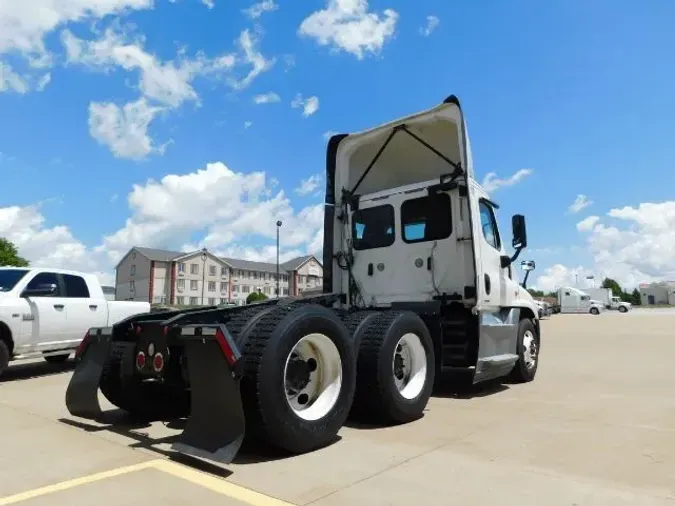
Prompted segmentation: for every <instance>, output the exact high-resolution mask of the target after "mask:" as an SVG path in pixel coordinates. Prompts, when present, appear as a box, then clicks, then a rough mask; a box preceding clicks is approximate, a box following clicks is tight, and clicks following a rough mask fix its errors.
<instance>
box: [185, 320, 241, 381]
mask: <svg viewBox="0 0 675 506" xmlns="http://www.w3.org/2000/svg"><path fill="white" fill-rule="evenodd" d="M180 334H181V337H187V338H196V339H198V338H200V337H201V338H202V339H204V338H209V339H215V341H216V342H217V343H218V347H219V348H220V351H221V352H222V353H223V356H224V357H225V360H226V361H227V364H228V365H229V366H230V368H231V369H233V370H234V369H235V367H236V366H237V365H238V364H239V361H240V359H241V353H240V352H239V350H238V349H237V345H236V344H235V343H234V340H233V339H232V335H231V334H230V332H229V331H228V330H227V327H226V326H225V325H186V326H184V327H181V328H180Z"/></svg>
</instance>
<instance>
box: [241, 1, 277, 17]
mask: <svg viewBox="0 0 675 506" xmlns="http://www.w3.org/2000/svg"><path fill="white" fill-rule="evenodd" d="M278 8H279V6H278V5H277V4H276V3H275V2H274V0H263V1H262V2H258V3H256V4H253V5H252V6H251V7H249V8H247V9H243V10H242V12H243V13H244V14H246V15H247V16H248V17H249V18H251V19H258V18H259V17H260V16H262V15H263V14H265V13H266V12H273V11H276V10H277V9H278Z"/></svg>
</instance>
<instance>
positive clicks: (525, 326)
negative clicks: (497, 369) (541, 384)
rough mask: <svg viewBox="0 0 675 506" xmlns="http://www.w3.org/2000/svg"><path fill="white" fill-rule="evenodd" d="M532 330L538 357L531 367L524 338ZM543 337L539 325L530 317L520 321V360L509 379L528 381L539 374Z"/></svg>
mask: <svg viewBox="0 0 675 506" xmlns="http://www.w3.org/2000/svg"><path fill="white" fill-rule="evenodd" d="M528 332H530V333H531V334H532V335H533V337H534V343H535V346H536V359H535V362H534V366H533V367H531V368H528V367H527V364H526V363H525V358H524V352H525V345H524V339H525V335H526V334H527V333H528ZM540 344H541V338H540V336H539V332H537V326H536V325H535V324H534V322H533V321H532V320H531V319H529V318H523V319H522V320H520V322H519V323H518V338H517V346H518V349H517V353H518V361H517V362H516V364H515V365H514V366H513V369H512V370H511V373H510V374H509V378H508V379H509V380H511V381H512V382H514V383H527V382H529V381H532V380H533V379H534V377H535V376H536V374H537V368H538V367H539V350H540Z"/></svg>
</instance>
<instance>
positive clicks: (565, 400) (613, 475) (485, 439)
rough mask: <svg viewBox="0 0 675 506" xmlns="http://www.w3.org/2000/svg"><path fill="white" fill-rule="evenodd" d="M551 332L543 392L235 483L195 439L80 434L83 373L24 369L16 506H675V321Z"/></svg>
mask: <svg viewBox="0 0 675 506" xmlns="http://www.w3.org/2000/svg"><path fill="white" fill-rule="evenodd" d="M542 327H543V337H542V351H541V357H540V365H539V370H538V373H537V377H536V379H535V381H534V382H532V383H529V384H525V385H501V384H490V385H486V386H483V387H476V388H474V389H472V390H470V391H468V392H461V393H452V391H451V389H447V388H441V389H439V392H438V393H437V395H435V396H434V397H433V398H432V400H431V402H430V404H429V407H428V411H427V413H426V415H425V417H424V418H423V419H421V420H419V421H417V422H414V423H411V424H408V425H404V426H398V427H387V428H371V427H354V426H348V427H345V428H344V429H343V430H342V431H341V433H340V436H341V440H340V441H338V442H336V443H335V444H333V445H332V446H330V447H328V448H325V449H322V450H320V451H317V452H314V453H311V454H308V455H302V456H298V457H293V458H279V457H278V456H275V455H273V454H269V453H265V452H260V451H248V452H244V453H243V454H240V457H239V458H238V459H237V461H236V462H235V463H234V464H232V465H230V466H227V468H226V469H222V468H216V467H212V466H207V465H203V464H202V465H196V464H195V463H193V462H189V461H184V460H179V461H176V460H173V459H171V458H170V457H171V452H170V450H169V447H170V443H171V440H172V438H174V437H175V435H176V434H177V432H178V431H179V430H180V426H179V424H163V423H154V424H152V425H150V426H135V427H134V426H126V427H123V428H119V427H116V428H115V431H112V430H111V429H110V428H109V427H107V426H102V425H99V424H96V423H92V422H90V421H83V420H78V419H74V418H73V417H71V416H70V415H69V413H68V412H67V410H66V408H65V404H64V395H65V389H66V385H67V383H68V380H69V378H70V375H71V371H70V370H68V368H66V369H65V370H64V368H63V367H60V368H59V367H54V366H48V365H47V364H44V363H41V362H36V363H30V364H15V365H13V366H12V367H11V368H10V370H9V371H8V373H7V374H6V376H5V377H3V378H2V379H0V420H2V422H1V423H0V427H1V428H2V430H1V431H0V506H4V505H9V504H23V505H25V506H37V505H45V506H57V505H64V504H68V505H71V506H76V505H83V506H84V505H86V506H91V505H92V504H95V503H97V502H98V503H99V504H100V505H101V506H108V505H111V506H112V505H115V506H118V505H119V504H120V503H122V504H125V505H130V506H135V505H141V504H148V503H152V504H157V505H164V504H188V503H192V504H199V505H200V506H210V505H216V504H218V505H220V506H241V505H253V506H258V505H260V506H272V505H284V504H286V505H289V504H291V505H305V504H313V505H317V506H336V505H361V504H363V505H366V504H368V505H372V506H379V505H404V504H406V505H407V504H410V503H411V502H414V503H415V504H416V506H426V505H432V504H433V505H438V504H465V503H466V504H472V505H483V504H485V505H487V504H489V505H493V504H495V502H499V503H501V504H517V505H518V506H530V505H532V506H534V505H537V506H541V505H543V504H545V505H546V506H558V505H560V506H562V505H565V506H570V505H584V506H586V505H608V506H609V505H611V506H619V505H624V504H625V505H628V504H630V505H641V506H657V505H659V506H665V505H670V506H675V388H674V387H675V383H674V382H673V372H672V368H671V362H672V359H671V357H673V356H675V332H674V331H673V329H674V328H675V312H674V311H672V310H668V309H666V310H659V309H654V310H648V309H644V310H635V311H633V312H631V313H628V314H627V315H623V314H618V313H615V312H608V313H604V314H602V315H600V316H591V315H554V316H552V317H550V318H548V319H545V320H543V321H542ZM102 404H103V405H104V406H107V407H108V408H109V409H111V410H113V408H112V406H110V405H109V404H107V403H105V402H102ZM110 416H111V419H113V418H115V417H121V416H122V415H121V414H120V413H119V412H115V411H113V412H112V414H111V415H110Z"/></svg>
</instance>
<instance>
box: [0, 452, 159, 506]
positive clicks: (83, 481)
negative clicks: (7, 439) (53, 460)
mask: <svg viewBox="0 0 675 506" xmlns="http://www.w3.org/2000/svg"><path fill="white" fill-rule="evenodd" d="M156 462H157V461H150V462H142V463H140V464H134V465H132V466H126V467H119V468H117V469H112V470H110V471H103V472H102V473H96V474H90V475H89V476H82V477H81V478H74V479H72V480H67V481H62V482H61V483H56V484H54V485H48V486H46V487H41V488H36V489H33V490H29V491H27V492H21V493H19V494H15V495H10V496H9V497H3V498H0V506H6V505H8V504H15V503H18V502H21V501H26V500H28V499H34V498H36V497H40V496H43V495H47V494H53V493H54V492H62V491H63V490H68V489H70V488H74V487H79V486H80V485H87V484H89V483H94V482H96V481H101V480H105V479H108V478H114V477H115V476H121V475H123V474H128V473H134V472H136V471H141V470H143V469H149V468H154V467H155V464H156Z"/></svg>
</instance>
